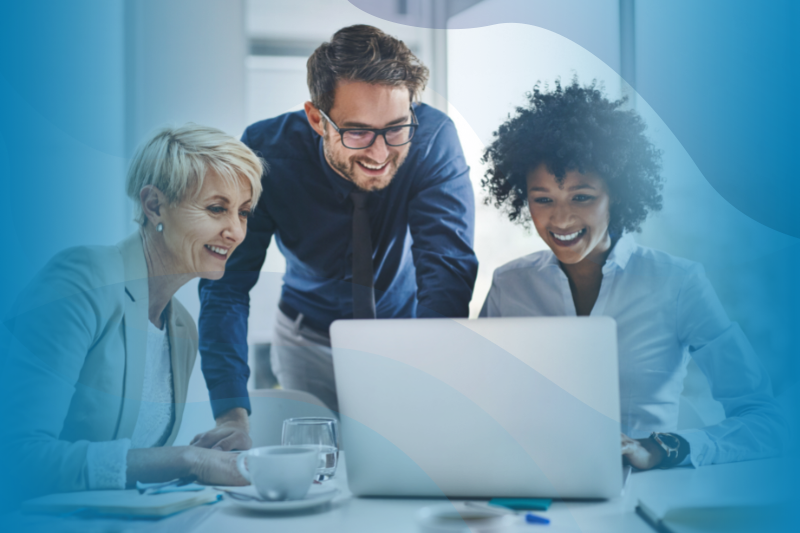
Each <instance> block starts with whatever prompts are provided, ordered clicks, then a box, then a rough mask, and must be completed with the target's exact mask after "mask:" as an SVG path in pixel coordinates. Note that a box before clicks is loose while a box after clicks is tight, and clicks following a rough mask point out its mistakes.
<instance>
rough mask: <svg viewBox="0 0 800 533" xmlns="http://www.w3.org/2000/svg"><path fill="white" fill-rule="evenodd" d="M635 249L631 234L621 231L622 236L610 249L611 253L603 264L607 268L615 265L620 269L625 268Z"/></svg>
mask: <svg viewBox="0 0 800 533" xmlns="http://www.w3.org/2000/svg"><path fill="white" fill-rule="evenodd" d="M635 249H636V241H635V240H633V235H631V234H630V233H623V234H622V237H620V238H619V240H618V241H617V244H616V245H614V248H612V249H611V253H610V254H608V259H606V264H605V265H603V266H604V267H606V266H608V267H609V268H611V267H612V266H617V267H619V268H620V270H625V267H626V266H627V265H628V261H629V260H630V258H631V255H632V254H633V251H634V250H635Z"/></svg>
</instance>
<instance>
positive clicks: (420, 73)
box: [306, 24, 428, 113]
mask: <svg viewBox="0 0 800 533" xmlns="http://www.w3.org/2000/svg"><path fill="white" fill-rule="evenodd" d="M306 66H307V67H308V90H309V92H310V93H311V103H313V104H314V105H315V106H316V107H317V108H318V109H321V110H322V111H323V112H325V113H328V112H330V110H331V108H332V107H333V97H334V92H335V90H336V84H337V83H338V82H339V81H340V80H344V81H364V82H367V83H379V84H383V85H395V86H398V85H403V86H405V87H406V88H408V92H409V96H410V98H411V99H412V100H415V99H418V98H419V95H420V93H421V92H422V91H423V89H425V84H426V83H427V81H428V69H427V67H425V65H423V64H422V63H421V62H420V61H419V59H417V57H416V56H415V55H414V54H412V53H411V50H409V49H408V47H407V46H406V45H405V43H403V41H401V40H399V39H395V38H394V37H392V36H390V35H386V34H385V33H383V32H382V31H381V30H379V29H378V28H375V27H373V26H367V25H365V24H358V25H355V26H348V27H347V28H342V29H341V30H339V31H337V32H336V33H334V34H333V38H332V39H331V42H329V43H322V44H321V45H320V46H319V48H317V49H316V50H314V53H313V54H311V57H309V58H308V63H306Z"/></svg>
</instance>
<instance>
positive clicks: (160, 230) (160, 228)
mask: <svg viewBox="0 0 800 533" xmlns="http://www.w3.org/2000/svg"><path fill="white" fill-rule="evenodd" d="M156 231H157V232H159V233H161V232H162V231H164V224H162V223H161V222H159V223H158V226H156Z"/></svg>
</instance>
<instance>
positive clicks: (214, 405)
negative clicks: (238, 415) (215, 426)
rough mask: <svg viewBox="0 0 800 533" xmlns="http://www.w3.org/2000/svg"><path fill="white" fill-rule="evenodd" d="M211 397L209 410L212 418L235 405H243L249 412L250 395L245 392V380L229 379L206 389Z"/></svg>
mask: <svg viewBox="0 0 800 533" xmlns="http://www.w3.org/2000/svg"><path fill="white" fill-rule="evenodd" d="M208 396H209V397H210V398H211V411H212V412H213V413H214V418H219V417H220V416H222V415H224V414H225V413H227V412H228V411H230V410H231V409H233V408H235V407H243V408H244V409H246V410H247V414H248V415H249V414H251V409H250V395H249V394H248V393H247V382H241V381H238V380H229V381H225V382H223V383H220V384H219V385H217V386H216V387H214V388H212V389H209V390H208Z"/></svg>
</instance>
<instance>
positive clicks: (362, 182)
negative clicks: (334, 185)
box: [322, 132, 408, 191]
mask: <svg viewBox="0 0 800 533" xmlns="http://www.w3.org/2000/svg"><path fill="white" fill-rule="evenodd" d="M322 150H323V152H324V153H325V159H326V160H327V161H328V164H329V165H330V166H331V168H332V169H333V170H335V171H336V173H337V174H339V175H340V176H342V177H343V178H344V179H346V180H347V181H351V182H353V183H354V184H355V186H356V187H358V188H359V189H361V190H362V191H380V190H381V189H385V188H386V187H387V186H388V185H389V183H391V181H392V178H394V176H395V174H397V170H398V169H399V168H400V166H401V165H402V164H403V162H404V161H405V160H406V156H407V155H408V149H406V150H403V151H402V152H396V153H391V155H389V157H388V158H387V159H386V161H385V163H386V166H387V168H386V172H385V173H384V174H383V175H381V176H377V177H373V176H368V175H366V174H365V173H363V172H361V170H360V169H359V167H358V162H359V161H360V162H362V163H366V164H368V165H373V166H378V165H380V164H381V162H378V161H374V160H372V159H370V158H369V157H362V156H359V155H358V154H356V155H353V156H351V157H349V158H342V159H337V158H336V156H335V155H334V154H333V151H332V150H331V149H330V137H329V135H327V132H326V135H325V136H324V137H323V138H322Z"/></svg>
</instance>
